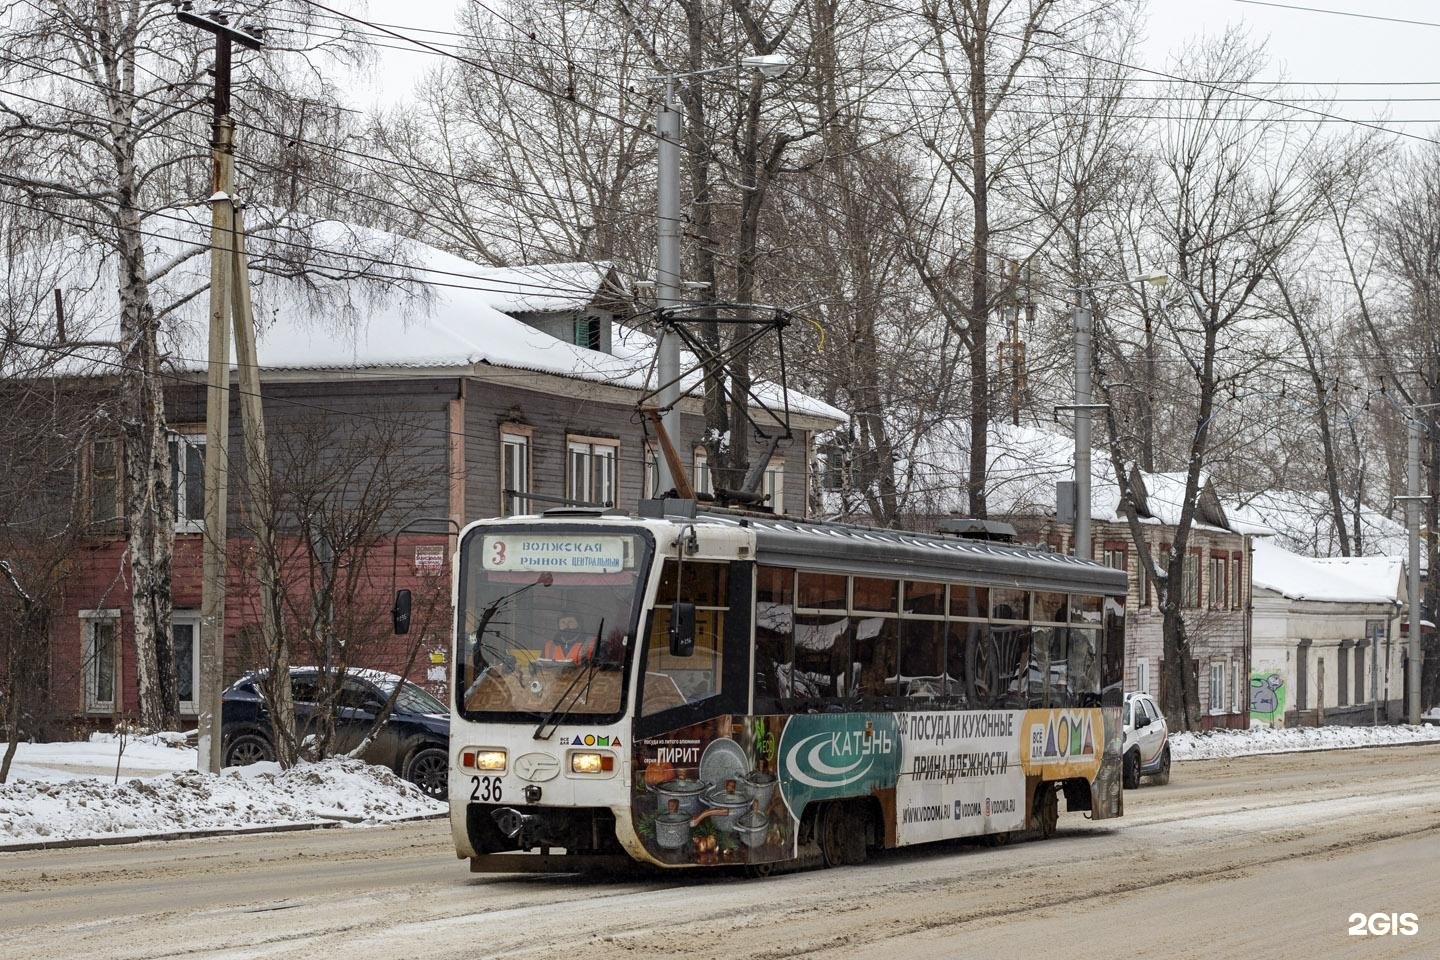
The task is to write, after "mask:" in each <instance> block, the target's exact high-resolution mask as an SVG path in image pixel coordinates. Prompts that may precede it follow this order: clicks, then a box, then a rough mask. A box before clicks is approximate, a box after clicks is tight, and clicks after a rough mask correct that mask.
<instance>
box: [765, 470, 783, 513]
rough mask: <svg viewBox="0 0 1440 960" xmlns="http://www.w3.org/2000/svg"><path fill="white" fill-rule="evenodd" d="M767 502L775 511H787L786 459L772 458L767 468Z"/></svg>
mask: <svg viewBox="0 0 1440 960" xmlns="http://www.w3.org/2000/svg"><path fill="white" fill-rule="evenodd" d="M765 495H766V496H767V497H768V498H769V499H768V500H766V501H765V502H766V504H768V505H769V507H770V509H771V510H773V511H774V512H775V513H784V512H785V461H784V460H771V461H770V464H769V466H767V467H766V468H765Z"/></svg>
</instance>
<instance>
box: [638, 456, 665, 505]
mask: <svg viewBox="0 0 1440 960" xmlns="http://www.w3.org/2000/svg"><path fill="white" fill-rule="evenodd" d="M659 492H660V458H659V457H658V456H656V455H655V448H654V447H652V446H650V444H648V443H647V444H645V480H644V487H643V489H642V490H641V496H642V497H643V498H644V499H646V500H653V499H654V498H655V494H657V493H659Z"/></svg>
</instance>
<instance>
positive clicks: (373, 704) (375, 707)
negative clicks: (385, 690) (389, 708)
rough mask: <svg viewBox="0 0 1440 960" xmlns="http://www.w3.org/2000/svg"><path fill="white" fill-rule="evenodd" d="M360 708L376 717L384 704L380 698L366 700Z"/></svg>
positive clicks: (383, 707)
mask: <svg viewBox="0 0 1440 960" xmlns="http://www.w3.org/2000/svg"><path fill="white" fill-rule="evenodd" d="M360 709H361V710H363V711H365V712H366V713H369V714H373V715H375V716H377V717H378V716H380V711H381V710H384V709H385V704H384V702H383V701H380V700H366V701H365V703H364V704H363V705H362V706H361V707H360Z"/></svg>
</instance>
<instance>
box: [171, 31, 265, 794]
mask: <svg viewBox="0 0 1440 960" xmlns="http://www.w3.org/2000/svg"><path fill="white" fill-rule="evenodd" d="M176 17H177V18H179V20H180V22H182V23H185V24H188V25H190V26H192V27H198V28H200V29H201V30H205V31H207V32H208V33H211V34H214V36H215V96H214V103H215V113H214V122H213V125H212V131H213V136H212V140H211V196H210V350H209V357H208V370H207V372H208V380H207V387H206V391H205V539H204V550H205V553H204V562H203V569H202V577H203V579H202V584H201V599H200V614H201V624H200V692H199V700H200V704H199V706H200V716H199V748H200V757H199V763H198V764H197V766H198V768H199V769H200V770H208V771H209V772H211V773H219V772H220V768H221V766H222V764H223V762H224V760H223V757H224V750H223V748H222V744H221V725H220V693H221V690H222V689H223V687H224V682H225V589H226V584H227V576H226V573H227V571H226V562H227V560H226V538H227V526H228V523H227V520H228V516H227V508H228V503H229V490H230V476H229V453H228V447H229V439H230V324H231V321H232V316H233V319H234V322H235V323H236V325H237V326H238V325H239V324H240V323H241V322H242V317H241V316H240V315H239V314H238V313H234V311H233V306H234V304H233V303H232V283H233V281H234V280H235V279H236V276H235V273H236V271H235V261H236V256H237V251H236V249H235V247H234V240H235V237H236V231H235V198H234V193H235V152H234V138H235V124H234V122H233V121H232V120H231V119H230V62H231V57H230V54H231V46H232V44H233V43H239V44H240V45H241V46H243V47H246V48H248V49H250V50H258V49H260V40H259V38H258V37H256V36H255V35H253V34H251V33H249V32H246V31H242V30H237V29H235V28H233V27H231V26H230V25H229V24H228V22H227V20H226V18H225V16H224V15H223V14H211V15H210V16H204V17H202V16H199V15H197V14H194V13H191V12H190V11H188V10H179V11H177V12H176ZM236 293H237V295H238V293H239V292H238V291H236ZM243 297H244V301H245V303H246V304H247V305H248V304H249V300H250V294H249V290H248V289H246V290H245V291H244V292H243ZM243 319H244V322H246V323H247V324H248V322H249V321H248V317H246V318H243ZM249 342H250V345H251V359H252V361H253V357H254V337H253V335H252V336H251V337H250V339H249ZM257 379H258V378H257ZM247 433H248V431H247Z"/></svg>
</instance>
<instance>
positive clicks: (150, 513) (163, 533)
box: [117, 200, 180, 730]
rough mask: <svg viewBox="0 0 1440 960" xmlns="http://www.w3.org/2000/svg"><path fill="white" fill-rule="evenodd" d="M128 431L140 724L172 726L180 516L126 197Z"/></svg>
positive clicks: (123, 272) (122, 239)
mask: <svg viewBox="0 0 1440 960" xmlns="http://www.w3.org/2000/svg"><path fill="white" fill-rule="evenodd" d="M117 226H118V228H119V229H118V230H117V234H118V239H119V254H120V256H119V265H120V277H119V286H120V290H119V293H120V310H121V341H122V349H123V351H124V352H123V364H124V366H123V368H122V371H121V374H120V384H121V394H122V396H121V411H122V414H121V419H122V424H123V429H124V433H125V521H126V527H127V530H126V532H127V540H128V546H129V556H130V610H131V618H132V623H133V628H134V644H135V682H136V686H137V690H138V695H139V701H140V722H141V725H142V726H144V727H146V728H148V729H151V730H174V729H177V728H178V726H179V723H180V703H179V691H178V686H177V683H176V676H175V650H174V644H173V641H172V638H171V634H170V613H171V593H170V574H171V562H172V549H171V548H172V544H173V540H174V527H175V517H174V511H173V507H172V504H171V499H170V447H169V438H168V436H167V435H166V425H165V399H164V392H163V387H162V385H161V381H160V356H159V349H158V346H157V342H156V338H157V331H158V327H159V323H158V321H157V320H156V317H155V311H154V308H153V306H152V305H151V303H150V294H149V286H148V282H147V279H146V269H145V251H144V245H143V243H142V241H141V237H140V215H139V213H138V211H136V210H135V209H134V206H133V204H129V203H126V202H124V201H123V200H122V206H121V209H120V212H119V214H118V216H117Z"/></svg>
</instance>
